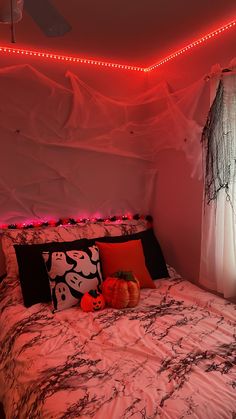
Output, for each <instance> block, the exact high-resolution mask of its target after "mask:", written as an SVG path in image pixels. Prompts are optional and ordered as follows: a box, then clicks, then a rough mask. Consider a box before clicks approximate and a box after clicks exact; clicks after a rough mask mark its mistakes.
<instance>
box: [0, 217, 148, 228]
mask: <svg viewBox="0 0 236 419" xmlns="http://www.w3.org/2000/svg"><path fill="white" fill-rule="evenodd" d="M140 219H143V220H146V221H147V223H149V224H150V225H151V224H152V216H151V215H140V214H134V215H132V214H124V215H112V216H109V217H104V218H102V217H91V218H90V217H78V218H59V219H57V220H56V219H52V218H50V219H47V220H35V221H30V222H24V223H13V224H0V230H6V229H17V228H24V229H29V228H39V227H49V226H51V227H57V226H68V225H76V224H84V223H110V222H112V223H113V222H114V223H115V222H117V223H120V222H122V221H128V220H140Z"/></svg>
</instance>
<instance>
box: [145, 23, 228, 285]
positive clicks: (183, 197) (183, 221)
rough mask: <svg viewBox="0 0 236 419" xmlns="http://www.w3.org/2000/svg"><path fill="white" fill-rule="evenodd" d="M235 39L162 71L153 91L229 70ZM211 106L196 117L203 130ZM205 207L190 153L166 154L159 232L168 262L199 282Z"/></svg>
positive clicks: (156, 206)
mask: <svg viewBox="0 0 236 419" xmlns="http://www.w3.org/2000/svg"><path fill="white" fill-rule="evenodd" d="M235 37H236V30H235V29H234V30H231V31H229V32H228V33H225V34H224V35H223V36H221V37H219V38H217V39H214V40H212V41H209V42H207V43H206V44H205V45H204V46H202V47H201V48H195V49H194V50H192V51H191V52H189V53H186V54H185V55H183V56H182V57H181V58H177V59H175V60H174V61H173V62H170V63H169V64H166V65H164V66H162V67H160V68H159V69H158V70H157V71H156V72H155V73H154V72H152V73H150V75H149V84H150V86H153V85H155V84H156V83H158V82H159V81H160V80H163V79H165V80H168V84H169V86H170V89H172V91H175V90H177V89H182V88H184V87H186V86H188V85H191V84H192V83H193V82H194V81H196V80H198V79H201V78H204V77H205V76H207V75H208V74H210V73H211V68H212V66H215V65H216V64H219V66H220V67H222V68H225V67H228V65H229V63H230V61H231V60H232V59H234V57H235V56H236V54H235ZM206 83H208V82H207V81H206ZM207 93H209V90H208V91H207ZM209 106H210V97H209V94H206V95H205V97H202V100H201V105H200V107H199V108H198V112H197V113H196V115H195V119H196V120H197V121H198V123H199V124H200V125H201V126H204V124H205V121H206V117H207V111H208V109H209ZM183 141H184V138H183ZM199 141H200V138H199ZM202 204H203V183H202V180H201V179H200V180H199V179H198V178H197V177H196V176H195V177H193V176H192V166H191V163H190V162H189V160H188V159H187V158H186V155H185V154H184V152H183V151H176V150H173V149H169V150H165V151H163V152H160V153H159V157H158V161H157V175H156V187H155V197H154V198H153V204H152V213H153V215H154V219H155V229H156V233H157V235H158V237H159V239H160V242H161V244H162V247H163V251H164V254H165V257H166V259H167V261H168V262H169V263H170V264H172V265H173V266H175V267H176V269H177V270H178V271H179V272H180V273H181V274H182V275H183V276H185V277H186V278H187V279H189V280H191V281H194V282H197V281H198V277H199V267H200V249H201V219H202Z"/></svg>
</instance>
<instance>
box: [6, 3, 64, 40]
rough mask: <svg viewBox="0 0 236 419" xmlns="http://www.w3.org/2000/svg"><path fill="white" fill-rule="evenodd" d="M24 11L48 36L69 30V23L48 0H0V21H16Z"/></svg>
mask: <svg viewBox="0 0 236 419" xmlns="http://www.w3.org/2000/svg"><path fill="white" fill-rule="evenodd" d="M24 11H26V12H27V13H28V14H29V15H30V16H31V17H32V18H33V19H34V21H35V23H36V24H37V25H38V26H39V28H40V29H41V30H42V32H43V33H44V35H46V36H48V37H56V36H62V35H64V34H66V33H67V32H69V31H70V30H71V26H70V24H69V23H68V22H67V21H66V20H65V18H64V17H63V16H62V15H61V14H60V13H59V11H58V10H57V9H56V7H55V6H54V5H53V3H52V2H51V1H50V0H0V23H8V24H11V25H13V24H14V23H17V22H19V21H20V20H21V19H22V16H23V12H24ZM13 42H15V41H13Z"/></svg>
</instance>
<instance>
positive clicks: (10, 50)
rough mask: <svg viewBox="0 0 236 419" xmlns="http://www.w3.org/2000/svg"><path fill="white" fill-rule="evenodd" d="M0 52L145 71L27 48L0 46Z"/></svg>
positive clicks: (130, 66) (138, 68)
mask: <svg viewBox="0 0 236 419" xmlns="http://www.w3.org/2000/svg"><path fill="white" fill-rule="evenodd" d="M0 52H2V53H7V54H12V55H14V54H15V55H28V56H33V57H41V58H46V59H51V60H54V61H67V62H72V63H78V64H91V65H95V66H100V67H109V68H116V69H122V70H132V71H146V69H145V68H142V67H137V66H132V65H128V64H117V63H110V62H106V61H100V60H94V59H87V58H80V57H72V56H67V55H60V54H54V53H50V52H44V51H33V50H28V49H20V48H11V47H5V46H0Z"/></svg>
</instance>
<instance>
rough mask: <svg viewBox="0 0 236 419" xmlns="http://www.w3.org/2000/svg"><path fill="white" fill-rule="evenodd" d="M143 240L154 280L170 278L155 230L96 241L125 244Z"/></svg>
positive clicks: (147, 264)
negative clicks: (130, 241)
mask: <svg viewBox="0 0 236 419" xmlns="http://www.w3.org/2000/svg"><path fill="white" fill-rule="evenodd" d="M138 239H141V242H142V246H143V253H144V257H145V263H146V267H147V269H148V271H149V273H150V275H151V277H152V279H158V278H167V277H169V273H168V269H167V266H166V262H165V258H164V256H163V253H162V250H161V246H160V244H159V242H158V240H157V238H156V236H155V234H154V231H153V228H149V229H147V230H144V231H141V232H139V233H135V234H128V235H123V236H115V237H114V236H113V237H112V236H105V237H99V238H98V239H96V241H99V242H105V243H123V242H126V241H129V240H138Z"/></svg>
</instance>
